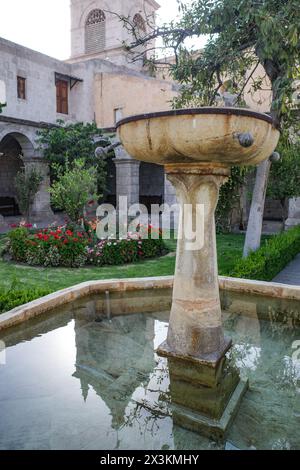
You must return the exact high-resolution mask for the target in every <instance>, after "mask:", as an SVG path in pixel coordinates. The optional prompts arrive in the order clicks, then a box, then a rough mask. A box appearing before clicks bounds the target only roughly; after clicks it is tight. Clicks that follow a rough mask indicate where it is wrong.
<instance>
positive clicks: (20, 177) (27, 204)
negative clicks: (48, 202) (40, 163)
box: [15, 168, 43, 220]
mask: <svg viewBox="0 0 300 470" xmlns="http://www.w3.org/2000/svg"><path fill="white" fill-rule="evenodd" d="M42 181H43V177H42V176H41V175H40V173H39V172H38V171H37V170H35V168H30V169H29V170H28V171H25V170H22V171H20V172H19V173H18V174H17V176H16V178H15V188H16V193H17V200H18V204H19V209H20V211H21V213H22V215H23V216H24V217H25V218H26V219H27V220H28V219H29V217H30V211H31V207H32V204H33V202H34V198H35V195H36V194H37V192H38V190H39V187H40V185H41V183H42Z"/></svg>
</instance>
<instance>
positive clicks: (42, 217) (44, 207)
mask: <svg viewBox="0 0 300 470" xmlns="http://www.w3.org/2000/svg"><path fill="white" fill-rule="evenodd" d="M23 161H24V167H25V172H26V171H27V172H28V171H30V170H31V169H32V168H34V169H35V170H36V171H37V172H39V173H40V174H41V176H42V177H43V181H42V183H41V185H40V188H39V190H38V192H37V194H36V196H35V198H34V203H33V205H32V208H31V217H32V218H33V219H34V220H35V221H37V222H40V221H41V222H44V221H45V222H51V221H52V220H53V219H54V214H53V212H52V209H51V205H50V193H49V191H48V189H49V187H50V175H49V165H48V163H47V162H46V161H45V160H44V158H43V157H34V158H32V159H23Z"/></svg>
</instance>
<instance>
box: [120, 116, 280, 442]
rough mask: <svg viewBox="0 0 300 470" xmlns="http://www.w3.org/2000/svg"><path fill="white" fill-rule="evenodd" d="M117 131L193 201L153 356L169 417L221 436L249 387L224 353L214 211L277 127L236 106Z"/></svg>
mask: <svg viewBox="0 0 300 470" xmlns="http://www.w3.org/2000/svg"><path fill="white" fill-rule="evenodd" d="M117 128H118V133H119V137H120V140H121V142H122V144H123V146H124V147H125V149H126V150H127V152H128V153H129V154H130V155H131V156H132V157H133V158H135V159H136V160H140V161H143V162H148V163H156V164H159V165H164V167H165V168H166V172H167V174H168V178H169V179H170V181H171V183H172V184H173V185H174V186H175V189H176V192H177V198H178V201H179V203H180V204H181V206H182V207H183V206H184V205H185V204H187V205H190V208H191V211H182V214H181V220H180V228H179V230H180V231H182V232H183V237H182V239H179V240H178V248H177V262H176V272H175V280H174V292H173V305H172V311H171V319H170V327H169V333H168V339H167V341H166V343H164V344H163V345H162V346H161V347H160V348H159V350H158V353H159V354H160V355H162V356H165V357H167V358H168V362H169V370H170V378H171V398H172V402H173V406H174V412H173V418H174V421H175V422H176V423H177V424H180V425H182V426H184V427H186V428H189V429H192V430H194V431H199V432H200V433H202V434H206V435H208V436H214V437H221V438H222V437H224V434H225V432H226V430H227V428H228V426H229V425H230V423H231V421H232V419H233V418H234V415H235V413H236V411H237V409H238V405H239V402H240V400H241V398H242V396H243V394H244V392H245V390H246V389H247V384H246V383H242V382H241V381H240V378H239V375H238V372H237V371H236V370H235V369H234V368H233V367H232V366H231V365H230V364H229V363H228V361H227V358H226V353H227V352H228V351H229V349H230V348H231V341H230V340H229V339H226V338H225V337H224V332H223V328H222V315H221V306H220V298H219V280H218V268H217V252H216V235H215V209H216V205H217V201H218V196H219V189H220V187H221V185H222V184H223V183H224V182H225V181H226V179H227V178H228V175H229V171H230V170H229V169H230V167H231V166H233V165H235V166H236V165H257V164H258V163H260V162H262V161H264V160H267V159H268V158H269V157H270V155H271V154H272V153H273V151H274V150H275V148H276V146H277V143H278V140H279V131H278V130H277V129H275V127H274V126H273V121H272V118H271V117H270V116H267V115H265V114H261V113H256V112H254V111H250V110H248V109H237V108H196V109H181V110H173V111H164V112H158V113H152V114H142V115H140V116H130V117H128V118H125V119H123V120H122V121H120V122H118V123H117ZM186 213H187V215H186ZM196 215H198V217H196ZM192 219H194V221H196V219H200V221H201V220H202V225H201V224H200V225H199V227H198V228H197V229H196V222H195V226H194V230H195V231H196V232H197V237H196V235H195V236H194V238H195V240H190V239H189V236H188V234H186V233H185V231H184V230H182V229H186V227H187V226H188V225H189V222H190V220H192ZM199 234H200V237H199ZM201 235H202V237H201ZM196 238H197V239H196ZM191 242H192V243H191ZM193 242H194V243H193Z"/></svg>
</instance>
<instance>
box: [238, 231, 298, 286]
mask: <svg viewBox="0 0 300 470" xmlns="http://www.w3.org/2000/svg"><path fill="white" fill-rule="evenodd" d="M299 252H300V227H295V228H293V229H291V230H289V231H288V232H284V233H281V234H279V235H276V236H274V237H273V238H271V239H270V240H267V241H266V242H265V245H263V246H262V247H261V248H260V249H259V250H258V251H256V252H253V253H250V255H249V256H248V257H247V258H244V259H242V260H240V261H238V262H237V264H236V266H235V268H234V270H233V272H231V273H230V275H231V276H232V277H239V278H243V279H257V280H259V281H271V280H272V279H274V277H275V276H276V275H277V274H278V273H279V272H280V271H281V270H282V269H283V268H284V267H285V266H286V265H287V264H288V263H289V262H290V261H292V260H293V259H294V257H295V256H296V255H297V254H298V253H299Z"/></svg>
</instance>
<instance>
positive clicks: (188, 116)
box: [117, 107, 279, 166]
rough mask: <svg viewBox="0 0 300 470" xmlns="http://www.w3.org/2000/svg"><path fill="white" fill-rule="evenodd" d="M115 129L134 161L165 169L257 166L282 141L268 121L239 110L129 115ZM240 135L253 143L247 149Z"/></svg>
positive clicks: (258, 114)
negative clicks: (201, 165) (207, 165)
mask: <svg viewBox="0 0 300 470" xmlns="http://www.w3.org/2000/svg"><path fill="white" fill-rule="evenodd" d="M117 128H118V132H119V137H120V140H121V142H122V144H123V146H124V147H125V148H126V150H127V152H128V153H129V154H130V155H131V156H132V157H133V158H135V159H137V160H141V161H144V162H151V163H157V164H161V165H166V164H172V163H191V162H194V163H195V162H204V163H205V162H206V163H221V164H224V165H228V166H231V165H256V164H258V163H260V162H261V161H263V160H265V159H266V158H268V157H269V156H270V155H271V154H272V152H273V151H274V148H275V147H276V145H277V143H278V140H279V132H278V130H277V129H275V128H274V127H273V125H272V118H271V117H270V116H268V115H266V114H261V113H256V112H254V111H250V110H248V109H240V108H215V107H211V108H196V109H181V110H176V111H166V112H158V113H151V114H143V115H139V116H130V117H128V118H125V119H123V120H121V121H120V122H118V123H117ZM242 135H244V136H248V137H250V136H251V138H252V140H251V139H250V141H249V140H248V139H246V141H245V142H243V141H242V142H243V145H246V146H243V145H242V144H241V142H240V136H242ZM251 142H252V143H251ZM250 144H251V145H250Z"/></svg>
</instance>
